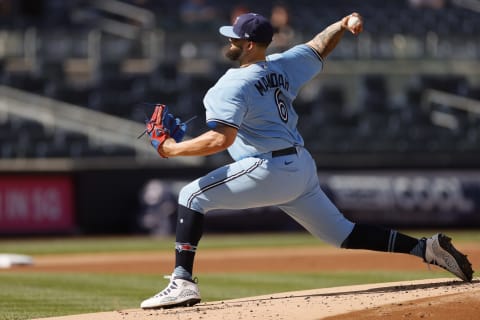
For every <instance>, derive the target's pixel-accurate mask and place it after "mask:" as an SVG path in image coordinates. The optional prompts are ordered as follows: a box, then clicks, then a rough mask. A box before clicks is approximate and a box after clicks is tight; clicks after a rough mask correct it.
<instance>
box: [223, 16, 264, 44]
mask: <svg viewBox="0 0 480 320" xmlns="http://www.w3.org/2000/svg"><path fill="white" fill-rule="evenodd" d="M219 31H220V33H221V34H222V35H224V36H225V37H228V38H232V39H245V40H249V41H253V42H264V43H270V42H271V41H272V37H273V27H272V24H271V23H270V21H269V20H268V19H267V18H265V17H263V16H261V15H259V14H257V13H245V14H242V15H239V16H238V17H237V18H236V19H235V23H234V24H233V26H223V27H221V28H220V29H219Z"/></svg>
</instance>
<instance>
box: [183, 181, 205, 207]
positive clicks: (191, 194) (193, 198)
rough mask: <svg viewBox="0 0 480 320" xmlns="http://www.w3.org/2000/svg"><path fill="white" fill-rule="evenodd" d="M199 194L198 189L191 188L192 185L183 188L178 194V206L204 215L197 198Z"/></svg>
mask: <svg viewBox="0 0 480 320" xmlns="http://www.w3.org/2000/svg"><path fill="white" fill-rule="evenodd" d="M200 195H201V192H200V190H199V189H198V188H196V187H194V186H192V183H190V184H188V185H186V186H184V187H183V188H182V189H181V190H180V193H179V194H178V204H180V205H182V206H184V207H187V208H189V209H192V210H194V211H197V212H201V213H205V209H204V208H203V206H202V204H201V202H202V201H200V199H199V196H200Z"/></svg>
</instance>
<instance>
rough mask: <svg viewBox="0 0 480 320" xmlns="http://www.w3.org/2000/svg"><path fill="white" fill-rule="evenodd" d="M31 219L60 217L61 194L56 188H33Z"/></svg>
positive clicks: (53, 219)
mask: <svg viewBox="0 0 480 320" xmlns="http://www.w3.org/2000/svg"><path fill="white" fill-rule="evenodd" d="M32 204H33V205H32V208H33V220H34V221H36V222H40V221H45V220H47V221H57V220H59V219H60V218H61V213H62V212H61V211H62V210H61V204H62V200H61V196H60V193H59V190H57V189H56V188H45V189H40V188H35V189H34V190H33V194H32Z"/></svg>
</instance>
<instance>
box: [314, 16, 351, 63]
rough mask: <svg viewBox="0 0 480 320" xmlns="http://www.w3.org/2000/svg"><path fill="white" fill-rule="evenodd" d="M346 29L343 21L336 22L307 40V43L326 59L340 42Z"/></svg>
mask: <svg viewBox="0 0 480 320" xmlns="http://www.w3.org/2000/svg"><path fill="white" fill-rule="evenodd" d="M345 30H346V29H345V28H344V27H342V21H338V22H335V23H333V24H331V25H330V26H328V27H327V28H326V29H325V30H323V31H322V32H320V33H319V34H317V35H316V36H315V37H314V38H313V39H312V40H310V41H309V42H307V45H309V46H310V47H312V48H313V49H315V50H316V51H317V52H318V54H320V56H321V57H322V58H323V59H325V58H326V57H327V56H328V54H329V53H330V52H332V50H333V49H334V48H335V47H336V46H337V44H338V42H340V39H341V38H342V37H343V34H344V33H345Z"/></svg>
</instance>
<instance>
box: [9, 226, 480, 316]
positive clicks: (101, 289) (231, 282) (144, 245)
mask: <svg viewBox="0 0 480 320" xmlns="http://www.w3.org/2000/svg"><path fill="white" fill-rule="evenodd" d="M432 233H434V232H430V231H426V232H420V231H415V232H409V234H412V235H414V236H424V235H430V234H432ZM445 233H447V234H449V235H451V236H452V237H453V238H454V240H455V243H461V242H467V241H468V242H471V241H474V242H478V243H480V233H479V232H478V231H468V232H457V231H445ZM173 241H174V239H173V238H151V237H104V238H66V239H45V238H43V239H12V240H6V239H4V240H0V253H6V252H9V253H21V254H31V255H36V256H38V255H42V254H66V253H89V252H92V253H93V252H122V251H155V252H156V251H172V244H173ZM315 245H321V246H323V245H325V244H324V243H323V242H321V241H319V240H317V239H315V238H313V237H312V236H310V235H309V234H307V233H298V234H297V233H288V234H262V235H260V234H254V235H252V234H247V235H229V236H220V235H209V234H207V235H205V236H204V238H203V239H202V242H201V248H202V250H210V249H217V248H218V249H220V248H258V247H263V248H269V247H271V248H275V247H286V246H289V247H303V246H315ZM197 276H198V277H199V279H200V289H201V291H202V298H203V300H204V301H215V300H223V299H231V298H241V297H248V296H252V295H262V294H270V293H274V292H285V291H294V290H303V289H313V288H324V287H334V286H340V285H351V284H362V283H374V282H390V281H401V280H414V279H425V278H433V277H444V276H449V274H448V273H447V272H442V271H438V269H436V271H435V272H430V271H428V269H427V268H425V271H423V272H405V271H401V272H397V271H389V272H385V271H375V270H371V271H368V272H363V271H362V272H318V273H271V274H270V273H269V274H266V273H258V272H257V273H208V274H197ZM166 283H167V280H165V279H162V278H161V277H159V276H158V275H146V274H137V275H135V274H133V275H132V274H122V275H111V274H98V273H91V274H89V273H56V274H54V273H41V272H28V273H26V272H17V271H14V270H5V271H0V320H14V319H15V320H18V319H31V318H38V317H48V316H59V315H66V314H77V313H88V312H98V311H109V310H119V309H129V308H138V306H139V303H140V302H141V300H143V299H144V298H147V297H149V296H151V295H152V294H154V293H156V292H155V291H159V290H161V289H163V288H164V286H165V285H166Z"/></svg>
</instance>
